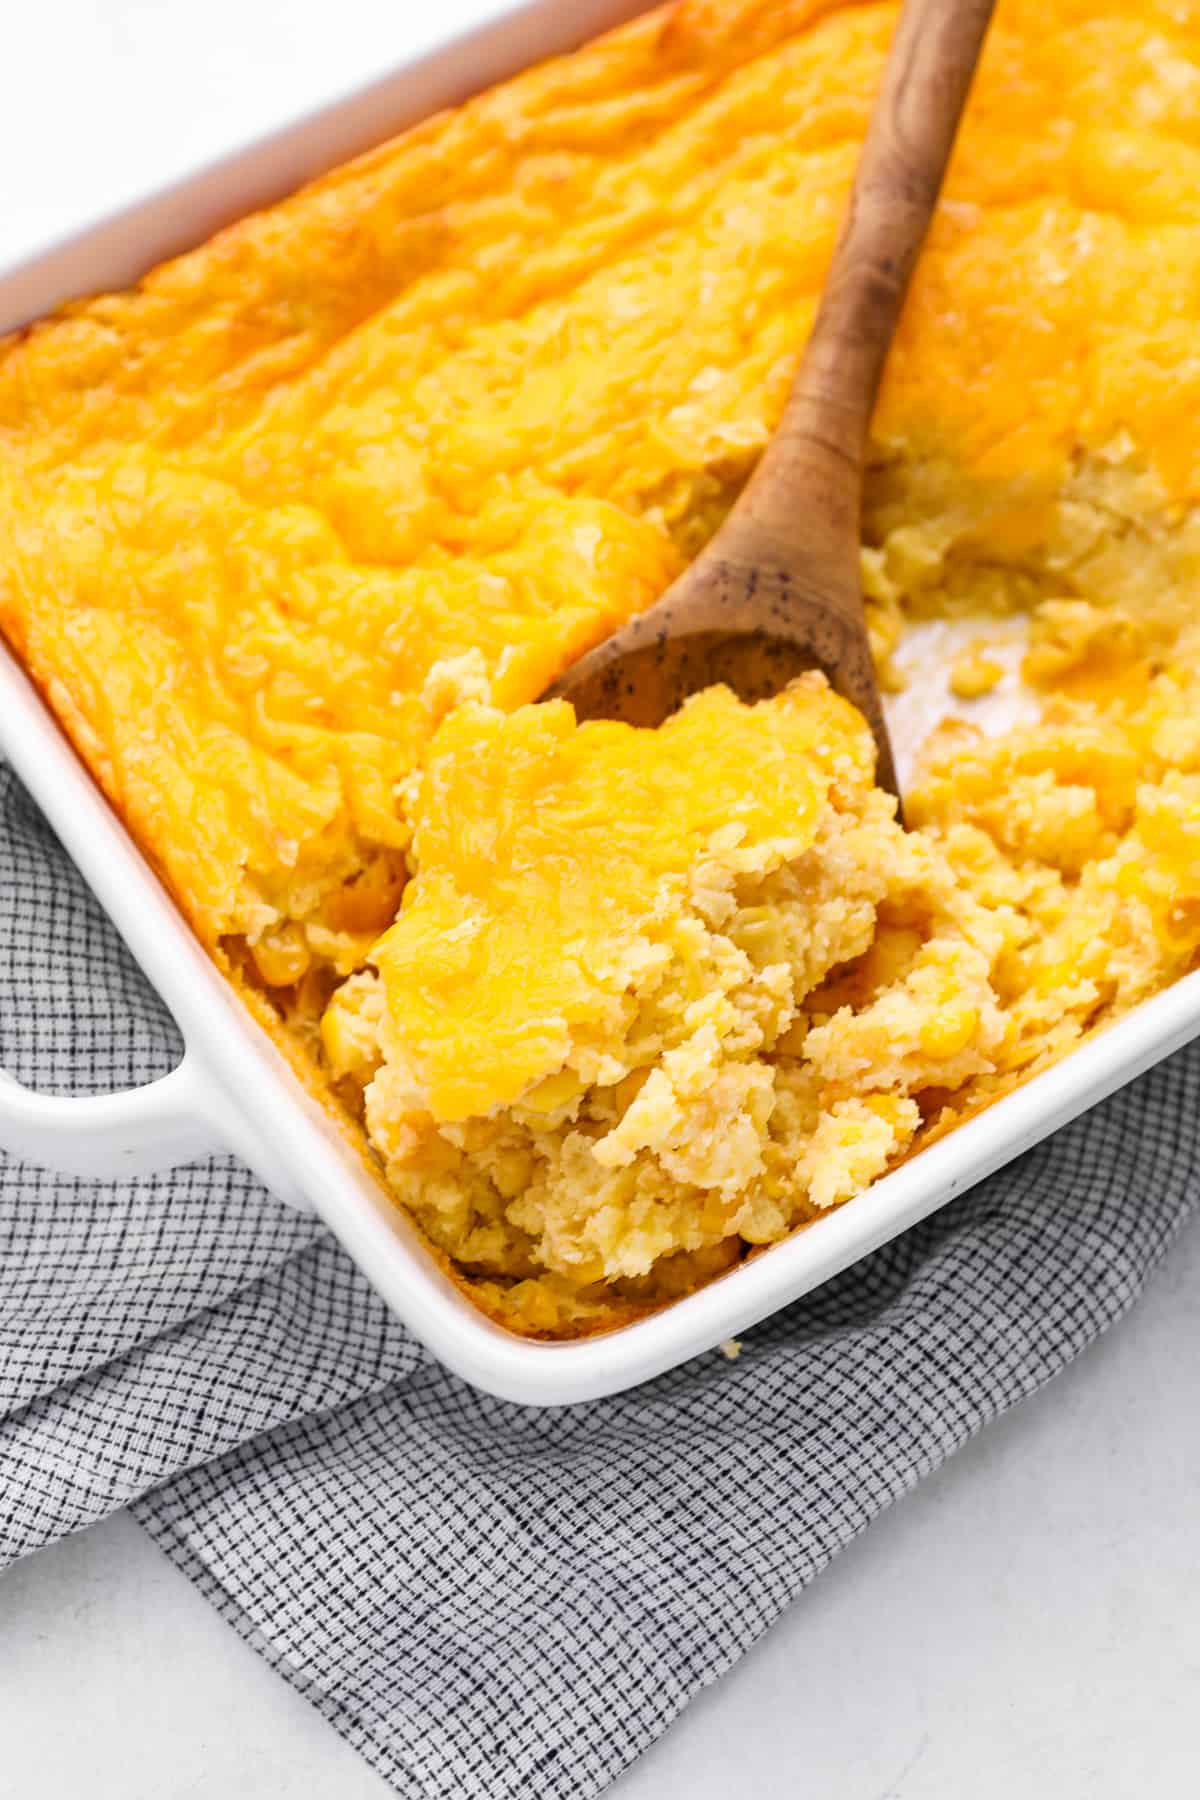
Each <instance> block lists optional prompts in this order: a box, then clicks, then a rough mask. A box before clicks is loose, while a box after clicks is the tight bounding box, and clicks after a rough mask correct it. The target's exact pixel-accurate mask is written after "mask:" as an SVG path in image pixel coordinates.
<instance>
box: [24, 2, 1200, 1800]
mask: <svg viewBox="0 0 1200 1800" xmlns="http://www.w3.org/2000/svg"><path fill="white" fill-rule="evenodd" d="M571 3H572V0H562V4H563V5H565V6H569V5H570V4H571ZM498 10H500V5H499V0H438V4H437V5H432V4H428V3H426V0H419V3H418V0H338V4H337V5H336V6H329V5H326V4H318V0H203V4H201V0H38V3H35V4H26V5H22V6H20V7H15V6H14V7H11V8H6V9H5V18H4V27H3V37H4V62H3V67H4V72H5V76H6V80H5V83H4V94H3V101H2V103H0V265H3V264H5V263H11V262H12V261H14V260H15V259H16V258H18V257H19V256H20V255H21V254H22V253H23V252H27V251H32V250H34V249H35V248H38V247H40V246H41V245H43V244H45V243H47V242H50V241H52V240H54V239H55V238H57V237H59V236H60V235H62V234H63V233H64V232H66V231H68V230H70V229H71V228H72V227H74V226H76V225H78V224H81V223H84V222H85V221H86V220H88V219H89V218H91V217H94V216H96V215H97V214H99V213H102V212H106V211H108V210H110V209H112V208H113V207H114V206H116V205H118V204H120V203H122V202H123V201H126V200H131V199H134V198H137V197H138V196H139V195H141V194H142V193H144V192H145V191H146V190H147V189H148V188H151V187H156V186H158V185H161V184H163V183H165V182H167V181H169V180H171V179H173V178H175V177H176V176H179V175H182V174H184V173H186V172H187V171H188V170H189V169H190V168H192V167H194V166H195V165H196V164H197V162H200V161H204V160H207V159H209V158H211V157H213V156H216V155H219V154H220V153H221V152H222V151H224V150H226V149H229V148H232V147H234V146H236V145H237V144H239V143H241V142H243V141H245V140H246V139H248V138H251V137H254V136H257V135H259V134H260V133H261V132H262V131H264V130H266V129H269V128H270V127H272V126H274V125H278V124H280V123H282V122H284V121H286V120H288V119H289V118H291V117H293V116H295V115H296V114H297V113H299V112H302V111H304V110H307V109H308V108H309V107H311V106H313V105H316V104H319V103H321V102H322V101H324V100H326V99H330V98H333V97H334V96H336V95H337V94H338V93H339V92H341V91H343V90H344V89H346V88H347V87H349V86H352V85H354V84H355V83H358V82H361V81H363V80H367V79H371V78H372V77H374V76H375V75H377V74H379V73H381V72H383V71H385V70H386V69H387V68H388V67H389V66H390V65H391V64H393V63H395V62H397V61H399V60H401V59H402V58H403V57H405V56H406V55H407V54H408V53H409V51H410V48H411V47H412V46H414V45H417V44H419V45H422V46H425V45H429V44H432V43H433V42H434V41H435V40H436V38H437V36H438V35H439V33H441V32H443V31H446V30H448V29H450V28H452V27H453V26H454V25H456V24H457V23H460V22H462V21H464V20H468V19H474V18H482V17H485V16H488V15H490V14H492V13H494V12H496V11H498ZM14 15H15V16H14ZM1198 1375H1200V1229H1198V1228H1196V1227H1193V1228H1192V1230H1191V1231H1190V1233H1189V1234H1188V1235H1187V1236H1186V1237H1185V1238H1184V1239H1183V1240H1182V1241H1181V1243H1180V1244H1179V1246H1178V1247H1177V1248H1176V1250H1175V1252H1174V1254H1173V1255H1172V1257H1171V1259H1170V1260H1169V1262H1168V1264H1167V1265H1166V1267H1165V1269H1164V1270H1163V1272H1162V1273H1161V1274H1160V1275H1159V1277H1158V1278H1157V1280H1156V1282H1155V1284H1154V1286H1153V1288H1152V1290H1151V1292H1150V1294H1149V1295H1148V1297H1147V1299H1146V1300H1145V1301H1144V1303H1143V1304H1142V1305H1141V1307H1140V1308H1139V1309H1138V1310H1137V1311H1136V1312H1135V1314H1134V1315H1133V1316H1132V1317H1131V1318H1130V1319H1129V1320H1128V1321H1127V1322H1126V1323H1124V1324H1123V1325H1121V1326H1119V1327H1118V1328H1117V1329H1115V1330H1114V1331H1113V1332H1112V1333H1111V1334H1110V1335H1109V1336H1108V1337H1107V1338H1106V1339H1105V1340H1104V1341H1103V1342H1102V1343H1101V1344H1100V1345H1099V1346H1098V1347H1097V1348H1096V1349H1095V1350H1094V1351H1092V1352H1091V1353H1090V1354H1089V1355H1088V1356H1087V1357H1085V1358H1084V1359H1083V1360H1082V1361H1081V1362H1080V1363H1079V1364H1077V1365H1076V1366H1075V1367H1074V1368H1073V1369H1072V1370H1070V1371H1068V1373H1067V1374H1066V1375H1065V1376H1064V1377H1062V1378H1061V1379H1060V1380H1059V1381H1058V1382H1057V1383H1055V1384H1054V1385H1053V1386H1052V1387H1051V1388H1050V1389H1049V1390H1048V1391H1047V1392H1046V1393H1044V1394H1043V1395H1041V1396H1039V1397H1038V1398H1037V1399H1036V1400H1034V1401H1032V1402H1030V1403H1028V1404H1027V1405H1026V1406H1024V1407H1023V1408H1021V1409H1019V1410H1018V1412H1017V1413H1015V1414H1013V1415H1010V1416H1009V1417H1008V1418H1006V1419H1004V1420H1003V1421H1001V1422H1000V1424H999V1425H997V1426H995V1427H993V1428H992V1429H991V1430H990V1431H988V1432H987V1433H986V1434H985V1435H984V1437H983V1438H982V1439H980V1440H979V1441H978V1442H976V1443H975V1444H974V1445H972V1446H971V1447H970V1448H969V1449H968V1450H967V1451H966V1452H964V1453H963V1454H962V1455H961V1456H960V1457H958V1458H957V1459H956V1460H955V1461H954V1462H953V1463H952V1464H951V1465H950V1466H949V1468H947V1469H946V1470H944V1471H942V1472H941V1473H940V1474H939V1475H938V1476H936V1477H935V1478H934V1479H933V1480H931V1481H929V1482H927V1483H926V1484H925V1485H924V1486H923V1487H922V1488H921V1489H919V1490H918V1492H917V1493H916V1494H915V1495H913V1496H912V1497H911V1498H909V1499H908V1500H906V1501H905V1502H904V1503H903V1504H902V1505H901V1506H900V1507H898V1508H897V1509H896V1510H895V1511H894V1512H893V1513H892V1514H890V1515H889V1516H888V1517H887V1518H885V1519H884V1520H882V1521H880V1522H879V1523H878V1524H877V1525H876V1526H875V1527H874V1528H873V1529H872V1530H871V1531H870V1532H869V1533H868V1535H867V1536H866V1537H865V1538H864V1539H863V1540H862V1541H861V1542H860V1543H859V1544H857V1545H856V1546H854V1547H853V1548H852V1549H851V1550H850V1551H849V1552H847V1553H846V1554H845V1555H844V1556H843V1557H842V1558H840V1559H839V1561H838V1562H837V1563H836V1564H835V1565H834V1567H833V1568H832V1569H831V1570H830V1571H829V1572H828V1573H827V1574H826V1575H825V1576H824V1577H822V1578H821V1580H820V1581H818V1582H817V1583H816V1584H815V1586H814V1587H813V1588H812V1589H811V1590H810V1591H809V1593H808V1594H806V1595H805V1596H804V1598H803V1599H802V1600H801V1602H800V1603H799V1604H798V1605H797V1606H796V1607H795V1608H793V1610H792V1612H791V1613H790V1615H789V1616H788V1617H787V1618H786V1619H785V1620H784V1621H783V1622H782V1624H781V1625H779V1626H778V1627H777V1628H776V1629H775V1631H774V1632H772V1633H771V1634H770V1636H769V1637H768V1639H767V1640H766V1641H765V1642H764V1643H763V1644H762V1645H761V1646H760V1647H759V1649H758V1650H757V1651H755V1652H754V1653H753V1654H752V1655H751V1656H750V1657H748V1658H747V1659H746V1660H745V1662H744V1663H743V1664H741V1665H740V1666H739V1668H737V1669H736V1670H735V1671H734V1672H733V1673H732V1674H731V1675H730V1676H728V1677H727V1678H726V1679H725V1680H724V1681H723V1682H722V1683H720V1685H719V1686H718V1687H717V1688H716V1689H713V1690H710V1691H709V1692H708V1693H707V1694H706V1695H704V1696H703V1697H702V1698H701V1699H700V1700H699V1701H698V1702H697V1703H696V1704H695V1705H694V1706H693V1707H692V1708H691V1709H690V1710H689V1712H688V1713H687V1714H686V1715H685V1717H684V1719H683V1720H682V1722H681V1723H680V1724H679V1725H677V1726H676V1727H675V1729H674V1730H673V1731H672V1732H671V1734H670V1735H669V1736H668V1738H667V1739H666V1740H665V1741H664V1742H663V1743H662V1744H660V1745H659V1746H658V1747H656V1749H655V1750H654V1751H653V1752H651V1754H650V1755H649V1756H647V1757H646V1758H645V1759H644V1760H643V1761H642V1762H641V1763H640V1764H639V1765H638V1766H637V1767H636V1768H635V1770H634V1771H633V1772H632V1773H631V1774H630V1775H629V1776H628V1777H627V1778H626V1779H625V1781H624V1782H623V1783H622V1784H621V1785H620V1787H619V1789H618V1790H617V1792H618V1793H619V1794H620V1795H621V1796H622V1800H659V1797H661V1796H666V1795H674V1794H677V1793H686V1794H688V1795H689V1796H691V1797H692V1800H716V1797H717V1796H718V1795H720V1796H721V1797H722V1800H726V1796H729V1795H731V1794H732V1795H734V1796H736V1797H738V1800H740V1797H741V1796H747V1795H750V1796H763V1797H764V1800H773V1797H774V1796H776V1795H779V1796H784V1795H798V1794H803V1795H805V1796H811V1797H812V1800H1010V1797H1011V1796H1014V1795H1015V1796H1020V1797H1022V1800H1024V1797H1027V1796H1028V1797H1033V1800H1042V1797H1043V1796H1046V1797H1047V1800H1051V1797H1052V1800H1135V1797H1136V1800H1141V1796H1143V1795H1148V1794H1153V1795H1154V1796H1155V1800H1192V1797H1193V1796H1195V1795H1196V1794H1198V1793H1200V1733H1197V1731H1196V1727H1195V1707H1196V1701H1197V1697H1198V1696H1200V1381H1198V1379H1197V1378H1198ZM387 1792H388V1790H387V1789H386V1788H385V1787H384V1785H383V1784H382V1782H380V1781H379V1780H378V1778H376V1777H375V1776H374V1775H373V1774H372V1773H371V1771H370V1770H369V1769H368V1768H367V1767H366V1765H365V1764H363V1763H362V1762H361V1761H360V1760H359V1759H358V1757H357V1756H356V1755H355V1754H354V1753H353V1752H351V1751H350V1750H348V1749H347V1748H346V1747H345V1745H344V1744H342V1742H341V1741H340V1740H339V1739H338V1738H337V1736H336V1735H335V1734H334V1732H333V1731H332V1729H331V1728H330V1727H328V1726H327V1725H326V1724H325V1723H324V1721H323V1720H321V1719H320V1718H319V1717H318V1716H317V1715H316V1714H315V1713H314V1712H313V1711H312V1710H311V1709H310V1708H309V1706H308V1705H307V1703H306V1702H304V1701H303V1700H301V1699H299V1698H298V1697H297V1696H296V1695H294V1694H293V1693H292V1692H291V1691H290V1690H289V1689H288V1688H287V1687H286V1686H285V1685H284V1684H283V1683H282V1682H281V1681H280V1680H279V1679H278V1677H276V1676H275V1675H274V1674H272V1673H271V1672H270V1671H269V1670H268V1669H267V1668H266V1667H265V1666H264V1665H262V1664H261V1663H260V1662H259V1661H258V1660H257V1658H256V1657H254V1656H253V1655H252V1653H251V1652H250V1651H248V1650H247V1649H246V1648H245V1647H244V1646H243V1645H242V1644H241V1642H240V1641H239V1640H238V1639H237V1638H236V1637H235V1636H234V1634H233V1633H232V1632H231V1631H230V1630H229V1628H228V1627H227V1626H226V1625H225V1624H224V1623H223V1622H222V1621H221V1620H220V1619H219V1618H218V1617H217V1616H216V1615H215V1614H214V1613H212V1612H211V1611H210V1609H209V1608H208V1606H207V1605H206V1603H205V1602H204V1601H203V1600H201V1599H200V1598H199V1596H198V1595H196V1594H195V1593H194V1592H193V1590H192V1589H191V1588H190V1587H189V1585H188V1584H187V1582H186V1581H184V1579H183V1578H182V1577H181V1576H179V1575H178V1574H176V1572H175V1571H174V1569H173V1568H171V1567H170V1566H169V1565H168V1564H167V1563H166V1562H165V1561H164V1560H163V1559H162V1557H160V1555H159V1554H158V1552H157V1551H156V1550H155V1549H154V1548H153V1547H152V1546H151V1545H150V1543H149V1541H148V1540H146V1539H145V1538H143V1537H142V1535H141V1534H140V1533H139V1532H138V1530H137V1529H136V1527H134V1526H133V1525H132V1523H131V1522H130V1521H129V1520H128V1519H126V1518H118V1519H115V1520H112V1521H110V1522H109V1523H107V1524H105V1525H103V1526H101V1527H99V1528H97V1529H96V1530H94V1531H92V1532H89V1533H86V1534H84V1535H82V1536H81V1537H78V1538H76V1539H74V1540H72V1541H70V1542H68V1543H66V1544H62V1545H59V1546H56V1547H55V1548H53V1549H51V1550H49V1551H47V1552H44V1553H43V1554H42V1555H40V1556H36V1557H33V1558H30V1559H28V1560H27V1561H26V1562H24V1563H22V1564H19V1565H18V1566H17V1567H16V1568H15V1569H14V1570H12V1571H10V1572H9V1573H8V1574H7V1575H5V1576H4V1577H2V1578H0V1797H2V1800H30V1797H32V1796H34V1795H36V1796H38V1797H39V1800H58V1797H59V1796H64V1797H65V1796H68V1795H69V1796H71V1797H72V1800H74V1797H75V1796H77V1795H80V1794H86V1795H87V1796H88V1800H118V1797H119V1800H150V1797H151V1796H153V1797H154V1800H159V1797H163V1800H175V1797H176V1796H179V1797H180V1800H182V1797H183V1796H188V1797H193V1800H243V1797H247V1800H248V1797H250V1796H253V1797H254V1800H285V1797H286V1800H301V1797H303V1800H324V1797H325V1796H334V1795H336V1796H337V1797H338V1800H385V1796H386V1793H387Z"/></svg>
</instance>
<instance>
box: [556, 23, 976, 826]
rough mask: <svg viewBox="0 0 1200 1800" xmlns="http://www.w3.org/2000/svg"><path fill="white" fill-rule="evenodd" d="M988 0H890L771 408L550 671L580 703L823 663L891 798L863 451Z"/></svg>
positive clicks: (637, 717)
mask: <svg viewBox="0 0 1200 1800" xmlns="http://www.w3.org/2000/svg"><path fill="white" fill-rule="evenodd" d="M993 4H994V0H905V4H904V8H903V11H902V13H901V16H900V22H899V24H898V26H897V28H896V34H895V37H894V39H893V41H892V46H891V50H890V52H889V54H888V60H887V66H886V68H885V70H884V75H883V85H882V87H881V89H880V92H879V97H878V99H877V100H876V103H875V108H874V111H873V112H872V115H871V122H870V126H869V129H868V131H867V138H866V143H865V144H864V146H863V152H862V157H861V160H860V161H859V165H858V171H857V174H856V176H855V180H854V188H853V191H852V193H851V196H850V204H849V209H848V211H847V213H846V217H845V220H844V222H843V225H842V230H841V235H840V237H839V239H838V243H837V248H836V249H835V251H834V255H833V262H832V265H831V267H830V270H829V274H828V277H827V279H826V283H825V288H824V292H823V294H822V296H821V303H820V307H819V309H818V311H817V316H816V320H815V322H814V324H813V328H812V332H811V334H810V336H809V339H808V343H807V345H806V346H805V350H804V355H803V358H802V360H801V363H800V367H799V370H798V372H797V374H796V378H795V381H794V383H793V385H792V390H791V394H790V396H789V398H788V402H787V405H786V407H785V409H784V413H783V417H782V419H781V420H780V422H779V425H778V427H777V428H776V431H775V434H774V436H773V437H772V439H771V441H770V443H769V444H768V445H767V448H766V450H765V451H764V452H763V455H762V457H761V459H760V460H759V463H758V467H757V468H756V469H755V471H754V473H753V475H752V476H751V478H750V480H749V482H748V483H747V485H746V487H745V489H744V490H743V492H742V494H741V497H740V498H739V500H738V501H737V504H736V505H735V506H734V508H733V510H732V512H731V513H730V514H729V516H728V518H727V519H726V520H725V522H724V524H723V525H722V526H721V527H720V529H719V530H718V531H717V533H716V535H715V536H714V537H713V538H712V540H711V541H710V542H709V543H708V544H707V545H706V546H705V548H704V549H703V550H702V551H701V552H700V554H699V556H698V557H697V558H696V560H695V561H694V562H693V563H692V565H691V566H690V568H688V569H687V570H685V572H684V573H683V574H682V575H681V576H680V577H679V579H678V580H677V581H676V582H674V583H673V584H672V586H671V587H670V588H668V590H667V592H666V593H665V594H663V595H662V597H661V598H660V599H659V600H657V601H656V602H655V604H654V605H653V606H651V607H650V608H648V610H647V611H646V612H643V613H639V614H638V615H637V616H636V617H634V618H632V619H629V620H628V621H627V622H626V623H625V624H624V625H622V626H621V627H620V629H619V630H618V631H616V632H614V633H613V635H612V637H610V638H608V639H607V640H606V641H605V642H604V643H602V644H599V645H597V646H596V648H595V649H594V650H591V651H589V652H588V653H587V655H585V656H583V657H582V658H581V659H580V660H579V661H578V662H577V663H575V664H573V665H572V667H571V668H569V669H568V670H567V671H566V672H565V674H563V675H562V676H561V678H560V679H559V680H558V681H557V682H556V683H555V685H554V687H553V688H551V690H550V694H551V696H552V697H561V698H563V699H567V700H570V701H572V702H573V704H574V706H575V710H576V713H577V714H578V715H579V717H580V718H609V719H625V720H628V721H629V722H630V723H631V724H635V725H659V724H661V723H662V721H663V720H664V719H665V718H666V717H667V716H668V714H670V713H672V712H674V711H675V709H676V707H677V706H679V705H680V704H681V702H682V701H683V700H685V699H686V698H687V696H688V695H689V694H691V693H695V692H696V691H697V690H698V689H700V688H704V687H708V686H710V685H711V684H712V683H713V682H718V681H723V682H727V683H728V685H729V686H730V687H732V688H733V689H734V690H735V692H737V693H738V694H740V695H741V696H742V697H743V699H747V700H753V699H762V698H764V697H765V696H767V695H768V694H773V693H777V692H778V691H779V689H780V688H781V687H783V686H784V685H785V684H786V683H787V682H788V681H790V680H791V679H792V677H793V676H795V675H797V674H799V673H800V672H801V671H802V670H804V669H811V668H818V669H823V670H824V672H825V674H826V675H827V676H828V677H829V680H830V682H831V683H832V685H833V686H834V687H835V688H836V689H837V691H838V692H839V693H841V694H844V695H845V697H846V698H847V699H848V700H851V701H853V702H854V704H855V706H857V707H858V708H859V709H860V711H861V712H862V713H863V714H864V715H865V717H866V719H867V721H868V723H869V724H870V726H871V729H872V731H873V732H874V734H875V740H876V743H877V744H878V747H879V761H878V780H879V782H880V785H881V786H883V787H886V788H889V789H890V790H891V791H892V793H894V794H896V795H897V798H899V789H898V788H897V785H896V772H895V765H894V763H893V761H892V751H891V745H890V743H889V742H888V734H887V726H886V725H885V724H884V719H883V709H882V707H881V705H880V700H879V689H878V687H877V686H876V682H875V669H874V664H873V662H872V659H871V650H870V645H869V643H868V641H867V629H866V618H865V615H864V613H863V603H862V594H861V592H860V588H859V562H858V558H859V524H860V517H861V513H862V485H863V462H864V457H865V454H866V444H867V432H868V428H869V426H870V421H871V413H872V410H873V408H874V404H875V396H876V393H877V392H878V388H879V378H880V375H881V374H882V372H883V364H884V359H885V357H886V356H887V352H888V348H889V346H890V344H891V341H892V337H893V334H894V332H895V329H896V321H897V319H898V318H899V315H900V308H901V305H902V303H903V300H904V294H905V290H906V288H907V286H908V279H909V275H910V274H911V272H912V267H913V264H914V262H915V261H916V258H917V252H918V251H919V249H920V247H921V243H922V241H923V239H924V237H925V232H926V229H927V227H928V224H929V220H930V217H931V215H932V213H933V209H934V206H935V205H936V203H937V197H938V193H939V190H940V188H941V185H942V176H943V173H944V171H945V167H946V163H947V161H948V160H949V156H950V150H951V146H952V145H953V142H954V135H955V132H956V130H957V128H958V121H959V117H960V115H961V113H962V108H963V103H964V101H965V100H966V97H967V90H968V88H969V87H970V85H971V77H972V75H973V73H974V69H975V64H976V62H977V60H978V57H979V51H980V47H981V45H982V43H983V38H984V34H985V32H986V31H987V26H988V21H989V19H990V17H991V13H992V7H993Z"/></svg>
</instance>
